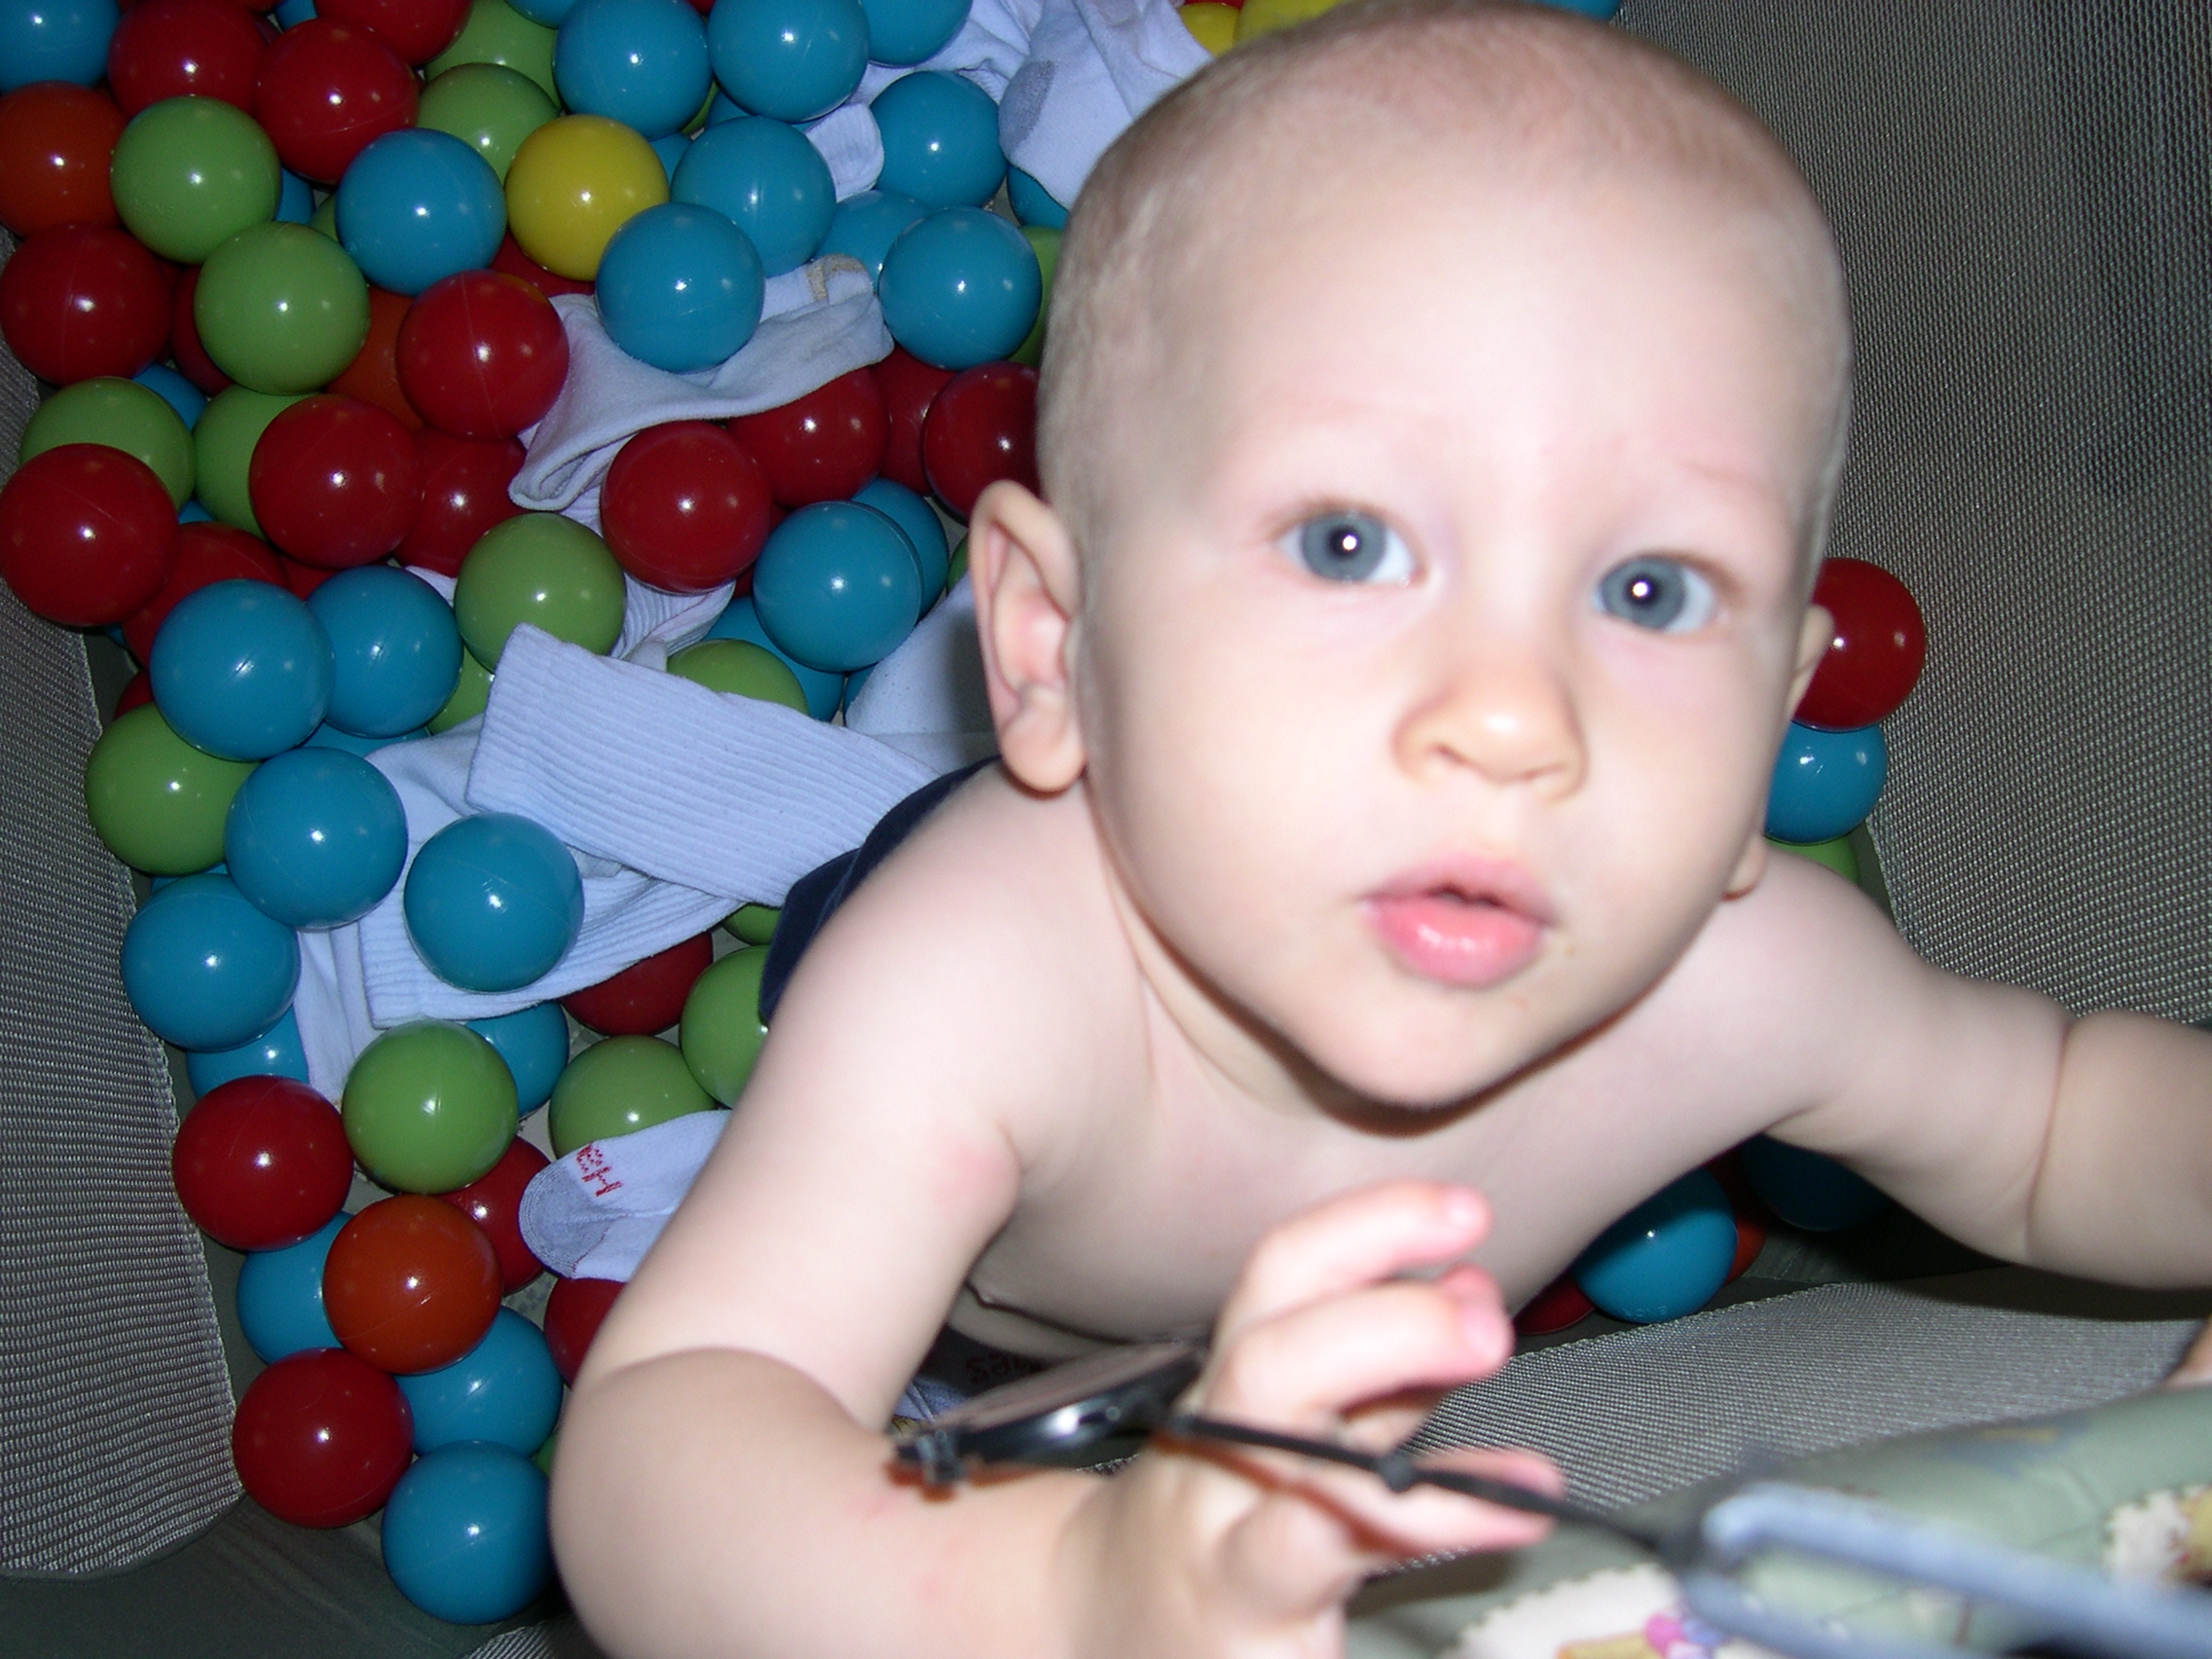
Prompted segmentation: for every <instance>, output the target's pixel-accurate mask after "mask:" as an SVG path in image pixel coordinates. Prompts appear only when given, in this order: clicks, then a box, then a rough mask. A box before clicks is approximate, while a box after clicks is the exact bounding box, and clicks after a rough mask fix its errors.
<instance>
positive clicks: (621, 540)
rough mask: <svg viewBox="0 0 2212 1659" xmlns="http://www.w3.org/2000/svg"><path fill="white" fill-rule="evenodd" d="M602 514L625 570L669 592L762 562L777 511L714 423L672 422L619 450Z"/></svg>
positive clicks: (744, 456) (745, 452)
mask: <svg viewBox="0 0 2212 1659" xmlns="http://www.w3.org/2000/svg"><path fill="white" fill-rule="evenodd" d="M599 511H600V524H601V528H602V529H603V530H604V531H605V532H606V535H607V545H608V549H609V550H610V551H612V553H613V555H614V557H615V558H616V559H617V560H618V561H620V563H621V565H622V568H623V569H624V570H626V571H629V572H630V573H631V574H632V575H634V576H636V577H637V578H638V579H639V580H640V581H642V582H649V583H651V584H652V585H653V586H654V587H658V588H666V589H668V590H669V591H671V592H674V593H704V592H705V591H706V590H707V589H709V588H712V587H716V586H719V584H721V583H722V582H726V581H729V580H731V579H733V578H734V577H735V576H736V575H737V574H738V573H739V572H740V571H745V570H747V569H749V568H750V567H751V566H752V564H753V562H754V560H756V559H757V558H758V557H759V556H760V549H761V547H762V546H763V545H764V544H765V543H766V542H767V539H768V526H769V524H770V522H771V519H772V516H773V513H774V507H773V504H772V502H771V498H770V495H769V487H768V475H767V474H766V473H765V472H764V471H763V470H762V469H761V466H760V463H759V462H758V461H756V460H755V459H754V457H753V452H752V451H751V450H749V449H747V448H746V447H745V446H744V445H743V444H741V443H739V442H738V441H737V439H735V438H733V437H731V436H730V435H729V433H728V432H727V431H725V430H724V429H723V428H722V427H720V426H719V425H716V424H713V423H712V422H707V421H676V422H671V423H670V424H667V425H663V426H648V427H646V428H645V430H644V431H642V432H640V433H639V434H638V435H637V436H636V437H634V438H632V439H631V440H630V441H629V442H628V443H626V444H624V445H623V446H622V448H621V449H620V450H619V451H618V452H617V453H616V455H615V457H614V464H613V465H612V466H611V467H609V468H608V473H607V481H606V483H605V484H604V485H602V486H601V489H600V498H599Z"/></svg>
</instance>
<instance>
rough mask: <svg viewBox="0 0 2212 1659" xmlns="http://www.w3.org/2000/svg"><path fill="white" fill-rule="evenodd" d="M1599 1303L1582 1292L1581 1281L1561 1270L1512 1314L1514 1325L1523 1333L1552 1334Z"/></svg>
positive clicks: (1572, 1322) (1528, 1334)
mask: <svg viewBox="0 0 2212 1659" xmlns="http://www.w3.org/2000/svg"><path fill="white" fill-rule="evenodd" d="M1596 1306H1597V1305H1596V1304H1595V1303H1593V1302H1592V1301H1591V1300H1590V1299H1589V1298H1588V1297H1587V1296H1584V1295H1583V1294H1582V1287H1581V1286H1580V1285H1578V1284H1576V1283H1575V1282H1574V1280H1573V1279H1572V1278H1570V1277H1568V1276H1567V1274H1565V1273H1562V1274H1561V1275H1560V1276H1559V1277H1558V1278H1556V1279H1554V1280H1552V1282H1551V1283H1550V1284H1548V1285H1546V1286H1544V1288H1543V1289H1542V1290H1539V1291H1538V1292H1536V1294H1535V1295H1534V1296H1533V1297H1532V1298H1530V1301H1529V1304H1528V1306H1527V1307H1525V1308H1523V1309H1521V1311H1520V1312H1518V1313H1516V1314H1514V1315H1513V1328H1514V1330H1515V1331H1517V1332H1519V1333H1520V1334H1521V1335H1522V1336H1524V1337H1544V1336H1549V1335H1550V1334H1551V1333H1552V1332H1554V1331H1564V1330H1566V1329H1567V1326H1569V1325H1576V1324H1580V1323H1581V1322H1582V1321H1583V1320H1584V1319H1586V1318H1588V1317H1589V1316H1590V1315H1591V1313H1592V1312H1594V1311H1595V1310H1596Z"/></svg>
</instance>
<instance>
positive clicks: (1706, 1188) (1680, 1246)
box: [1572, 1169, 1736, 1325]
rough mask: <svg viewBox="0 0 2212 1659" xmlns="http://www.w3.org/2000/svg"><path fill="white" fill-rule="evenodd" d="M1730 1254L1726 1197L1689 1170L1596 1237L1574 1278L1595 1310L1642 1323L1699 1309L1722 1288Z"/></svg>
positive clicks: (1702, 1174)
mask: <svg viewBox="0 0 2212 1659" xmlns="http://www.w3.org/2000/svg"><path fill="white" fill-rule="evenodd" d="M1735 1256H1736V1219H1735V1216H1734V1214H1733V1212H1732V1211H1731V1210H1730V1209H1729V1207H1728V1195H1727V1194H1726V1193H1725V1192H1723V1191H1722V1190H1721V1187H1720V1183H1719V1182H1718V1181H1716V1180H1714V1177H1713V1176H1712V1175H1711V1174H1710V1173H1709V1172H1708V1171H1706V1170H1703V1169H1693V1170H1691V1171H1690V1172H1689V1173H1688V1174H1686V1175H1683V1176H1682V1177H1680V1178H1679V1179H1678V1180H1677V1181H1674V1182H1673V1183H1671V1184H1670V1185H1668V1186H1666V1187H1664V1188H1662V1189H1661V1190H1660V1191H1659V1192H1658V1193H1656V1194H1654V1195H1653V1196H1652V1197H1650V1198H1646V1199H1644V1201H1643V1202H1642V1203H1641V1204H1639V1205H1637V1206H1636V1208H1634V1209H1633V1210H1630V1211H1629V1212H1628V1214H1627V1215H1625V1216H1623V1217H1622V1218H1621V1219H1620V1220H1619V1221H1616V1222H1614V1223H1613V1225H1612V1226H1610V1227H1608V1228H1606V1229H1605V1231H1604V1232H1603V1233H1601V1234H1600V1235H1598V1236H1597V1238H1596V1239H1595V1240H1593V1241H1592V1243H1591V1244H1590V1246H1589V1247H1588V1248H1587V1249H1585V1250H1584V1251H1583V1252H1582V1254H1581V1256H1580V1257H1578V1258H1577V1259H1576V1261H1575V1264H1574V1267H1573V1269H1572V1272H1573V1276H1574V1282H1575V1283H1576V1284H1577V1285H1579V1286H1580V1287H1581V1288H1582V1292H1583V1294H1584V1295H1586V1296H1587V1297H1589V1298H1590V1300H1591V1301H1592V1302H1593V1303H1595V1304H1596V1305H1597V1306H1598V1307H1599V1308H1601V1309H1604V1311H1605V1312H1607V1313H1610V1314H1611V1315H1612V1316H1613V1317H1614V1318H1616V1319H1626V1320H1629V1321H1631V1322H1632V1323H1635V1324H1640V1325H1641V1324H1650V1323H1652V1322H1654V1321H1656V1320H1660V1319H1675V1318H1679V1317H1680V1316H1681V1315H1682V1314H1684V1313H1693V1312H1695V1311H1696V1310H1697V1309H1700V1308H1703V1307H1704V1306H1705V1305H1706V1304H1707V1303H1708V1302H1710V1301H1712V1300H1713V1293H1714V1291H1716V1290H1718V1289H1719V1288H1720V1287H1721V1285H1722V1284H1724V1283H1726V1282H1727V1278H1728V1269H1729V1266H1730V1264H1731V1263H1732V1262H1733V1261H1734V1260H1735Z"/></svg>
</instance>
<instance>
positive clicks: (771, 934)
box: [722, 904, 783, 944]
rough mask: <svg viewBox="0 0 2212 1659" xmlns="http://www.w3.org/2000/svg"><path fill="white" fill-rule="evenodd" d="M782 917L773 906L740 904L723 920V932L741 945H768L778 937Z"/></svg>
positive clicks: (778, 910)
mask: <svg viewBox="0 0 2212 1659" xmlns="http://www.w3.org/2000/svg"><path fill="white" fill-rule="evenodd" d="M782 915H783V911H782V910H780V909H777V908H776V907H775V906H774V905H772V904H740V905H739V906H738V907H737V908H736V909H734V910H732V911H731V912H730V913H729V914H728V915H726V916H724V917H723V918H722V931H723V932H724V933H726V934H728V935H729V937H730V938H732V939H734V940H737V941H738V942H739V943H740V944H766V943H767V942H768V941H769V940H772V939H774V938H775V937H776V922H777V919H778V918H779V917H781V916H782Z"/></svg>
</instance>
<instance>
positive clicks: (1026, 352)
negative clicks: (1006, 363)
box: [1014, 225, 1060, 368]
mask: <svg viewBox="0 0 2212 1659" xmlns="http://www.w3.org/2000/svg"><path fill="white" fill-rule="evenodd" d="M1021 237H1022V240H1024V241H1026V242H1027V243H1028V244H1029V251H1030V252H1031V253H1033V254H1035V255H1036V256H1037V274H1038V275H1039V276H1042V277H1044V279H1045V286H1044V289H1043V291H1042V293H1041V295H1040V296H1039V298H1038V301H1037V320H1036V321H1035V322H1033V323H1031V324H1030V325H1029V332H1028V334H1027V335H1026V336H1024V337H1023V339H1022V342H1021V344H1020V345H1018V346H1016V347H1015V348H1014V361H1015V362H1017V363H1027V364H1028V365H1029V366H1030V367H1031V368H1035V367H1036V366H1037V364H1038V360H1039V359H1040V358H1042V357H1043V356H1044V355H1045V313H1046V312H1047V311H1049V310H1051V304H1052V274H1053V273H1054V272H1055V271H1057V270H1058V269H1059V264H1060V233H1059V232H1058V231H1055V230H1051V229H1049V228H1048V227H1046V226H1044V225H1024V226H1022V227H1021Z"/></svg>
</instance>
